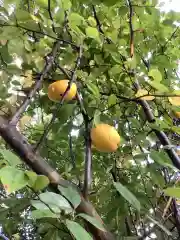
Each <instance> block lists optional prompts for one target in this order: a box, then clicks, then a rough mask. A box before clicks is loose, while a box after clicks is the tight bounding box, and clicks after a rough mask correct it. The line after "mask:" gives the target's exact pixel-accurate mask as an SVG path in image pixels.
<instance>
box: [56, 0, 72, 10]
mask: <svg viewBox="0 0 180 240" xmlns="http://www.w3.org/2000/svg"><path fill="white" fill-rule="evenodd" d="M57 4H58V6H59V7H60V8H62V9H64V10H69V9H70V8H71V6H72V3H71V1H70V0H57Z"/></svg>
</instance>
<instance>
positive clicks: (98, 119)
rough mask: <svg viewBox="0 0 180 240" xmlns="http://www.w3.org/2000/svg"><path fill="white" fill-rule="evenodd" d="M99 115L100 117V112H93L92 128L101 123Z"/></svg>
mask: <svg viewBox="0 0 180 240" xmlns="http://www.w3.org/2000/svg"><path fill="white" fill-rule="evenodd" d="M100 115H101V112H100V111H99V110H95V112H94V118H93V125H94V126H96V125H97V124H99V123H100V122H101V120H100Z"/></svg>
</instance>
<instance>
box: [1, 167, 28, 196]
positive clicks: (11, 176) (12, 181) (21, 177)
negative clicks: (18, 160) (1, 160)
mask: <svg viewBox="0 0 180 240" xmlns="http://www.w3.org/2000/svg"><path fill="white" fill-rule="evenodd" d="M0 179H1V182H2V184H3V185H4V186H5V188H6V189H7V191H8V193H12V192H14V191H17V190H20V189H22V188H23V187H25V186H26V185H27V183H28V181H27V178H26V176H25V174H24V172H23V171H21V170H18V169H16V168H14V167H10V166H7V167H3V168H2V169H1V170H0Z"/></svg>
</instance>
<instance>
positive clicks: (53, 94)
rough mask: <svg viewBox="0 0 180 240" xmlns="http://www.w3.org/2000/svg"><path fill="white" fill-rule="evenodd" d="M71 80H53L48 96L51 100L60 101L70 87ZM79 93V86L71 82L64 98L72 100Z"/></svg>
mask: <svg viewBox="0 0 180 240" xmlns="http://www.w3.org/2000/svg"><path fill="white" fill-rule="evenodd" d="M68 83H69V80H58V81H56V82H53V83H52V84H50V85H49V87H48V97H49V99H50V100H52V101H54V102H58V101H60V100H61V98H62V96H63V94H64V92H65V91H66V89H67V87H68ZM76 93H77V86H76V84H75V83H72V84H71V87H70V89H69V91H68V92H67V93H66V95H65V97H64V99H65V100H72V99H73V98H74V97H75V96H76Z"/></svg>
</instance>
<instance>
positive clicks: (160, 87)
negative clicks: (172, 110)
mask: <svg viewBox="0 0 180 240" xmlns="http://www.w3.org/2000/svg"><path fill="white" fill-rule="evenodd" d="M148 83H149V84H150V85H151V86H152V87H153V88H154V89H156V90H158V91H160V92H169V89H168V88H167V87H166V86H165V85H163V84H161V83H159V82H157V81H151V82H148Z"/></svg>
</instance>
